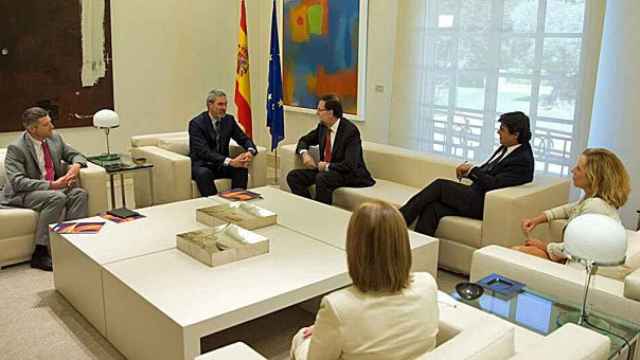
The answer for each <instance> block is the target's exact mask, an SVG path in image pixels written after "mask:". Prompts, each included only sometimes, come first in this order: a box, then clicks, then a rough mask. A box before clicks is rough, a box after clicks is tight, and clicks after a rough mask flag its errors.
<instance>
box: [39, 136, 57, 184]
mask: <svg viewBox="0 0 640 360" xmlns="http://www.w3.org/2000/svg"><path fill="white" fill-rule="evenodd" d="M42 153H43V154H44V171H45V174H44V179H45V180H47V181H54V180H55V173H56V172H55V170H54V169H53V159H52V158H51V151H49V145H48V144H47V142H46V141H43V142H42Z"/></svg>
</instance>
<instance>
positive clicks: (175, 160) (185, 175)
mask: <svg viewBox="0 0 640 360" xmlns="http://www.w3.org/2000/svg"><path fill="white" fill-rule="evenodd" d="M130 151H131V156H133V157H143V158H146V159H147V162H149V163H151V164H153V169H152V172H153V191H154V200H155V203H156V204H164V203H169V202H174V201H180V200H187V199H191V159H190V158H189V157H188V156H184V155H180V154H178V153H174V152H171V151H168V150H164V149H161V148H159V147H156V146H141V147H135V148H131V150H130ZM140 174H143V173H140ZM143 175H146V174H143ZM136 180H137V181H134V186H135V194H136V204H137V205H138V207H140V206H144V205H143V204H145V205H146V204H148V203H149V202H150V196H149V195H150V189H149V186H148V180H145V179H142V176H140V177H139V178H136Z"/></svg>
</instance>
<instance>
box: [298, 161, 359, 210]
mask: <svg viewBox="0 0 640 360" xmlns="http://www.w3.org/2000/svg"><path fill="white" fill-rule="evenodd" d="M287 184H289V187H290V188H291V192H293V193H294V194H296V195H300V196H304V197H306V198H309V199H311V193H310V192H309V186H311V185H314V184H315V185H316V200H317V201H319V202H321V203H325V204H329V205H331V203H332V202H333V191H334V190H335V189H337V188H339V187H342V186H358V185H357V184H349V183H348V181H347V179H345V176H344V175H342V174H340V173H339V172H336V171H322V172H320V171H318V170H314V169H295V170H291V171H290V172H289V174H287ZM360 186H362V185H360Z"/></svg>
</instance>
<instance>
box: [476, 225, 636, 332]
mask: <svg viewBox="0 0 640 360" xmlns="http://www.w3.org/2000/svg"><path fill="white" fill-rule="evenodd" d="M627 239H628V247H627V261H626V263H625V268H620V267H615V268H611V269H608V268H604V267H603V268H600V269H599V270H598V273H597V274H596V275H595V276H594V277H593V279H592V283H591V287H590V288H589V308H590V309H591V310H592V311H595V312H598V313H602V314H606V315H611V316H614V317H617V318H620V319H625V320H628V321H632V322H635V323H640V233H639V232H632V231H628V238H627ZM623 269H624V270H627V271H632V272H631V273H629V274H626V272H627V271H623ZM491 273H497V274H501V275H504V276H506V277H508V278H511V279H513V280H516V281H520V282H523V283H525V284H527V286H529V287H531V288H532V289H536V290H538V291H540V292H542V293H545V294H551V295H553V296H554V298H555V299H557V300H559V301H562V302H566V303H569V304H576V305H577V304H579V303H580V301H581V300H582V297H583V295H584V280H585V270H584V268H580V267H573V266H568V265H563V264H559V263H555V262H552V261H549V260H545V259H541V258H537V257H535V256H531V255H528V254H525V253H521V252H518V251H515V250H511V249H507V248H503V247H500V246H488V247H485V248H483V249H480V250H477V251H476V252H475V253H474V254H473V261H472V265H471V275H470V279H471V281H477V280H479V279H481V278H483V277H485V276H487V275H489V274H491Z"/></svg>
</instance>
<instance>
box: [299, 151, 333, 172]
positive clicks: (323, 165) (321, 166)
mask: <svg viewBox="0 0 640 360" xmlns="http://www.w3.org/2000/svg"><path fill="white" fill-rule="evenodd" d="M302 165H304V167H305V168H306V169H318V171H327V169H328V168H329V163H328V162H326V161H320V162H319V163H317V164H316V161H315V160H313V157H311V155H309V152H308V151H305V152H303V153H302Z"/></svg>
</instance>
